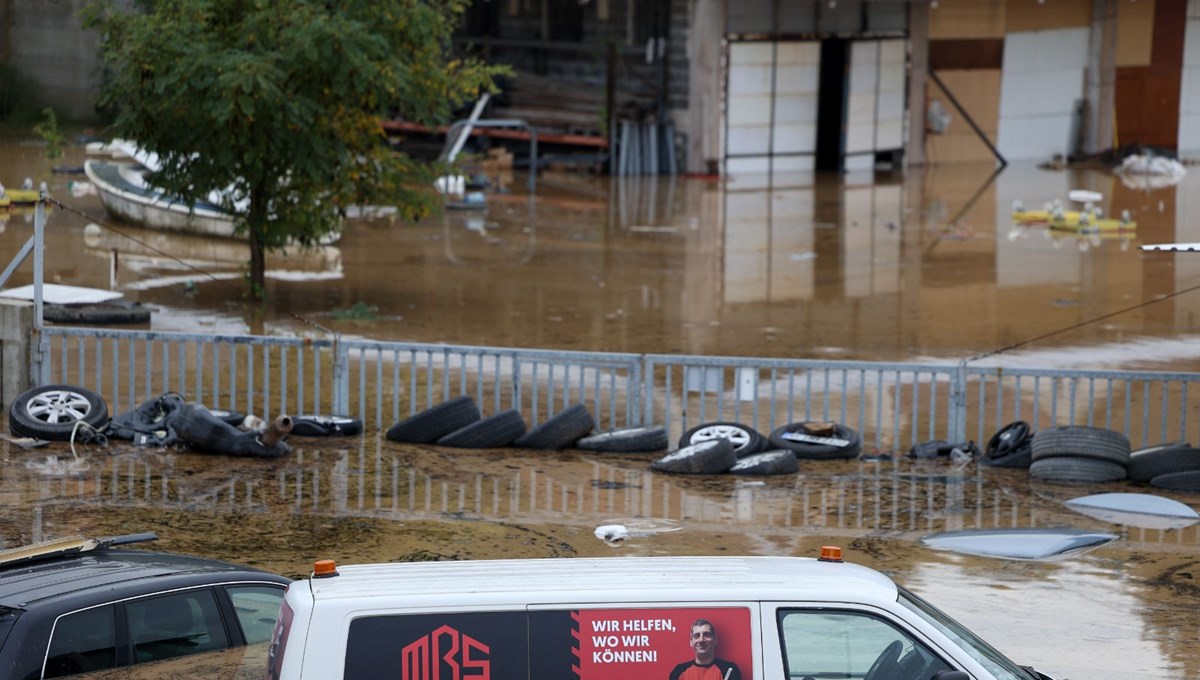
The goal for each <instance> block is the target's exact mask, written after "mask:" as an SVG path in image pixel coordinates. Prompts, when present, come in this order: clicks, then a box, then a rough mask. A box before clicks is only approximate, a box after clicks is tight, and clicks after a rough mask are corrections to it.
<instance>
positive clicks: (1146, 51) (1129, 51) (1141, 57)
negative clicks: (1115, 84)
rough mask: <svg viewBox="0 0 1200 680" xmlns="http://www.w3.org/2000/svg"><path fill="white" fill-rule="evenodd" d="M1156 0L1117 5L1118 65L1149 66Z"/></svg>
mask: <svg viewBox="0 0 1200 680" xmlns="http://www.w3.org/2000/svg"><path fill="white" fill-rule="evenodd" d="M1156 4H1159V3H1156V2H1155V0H1142V1H1141V2H1122V3H1119V4H1118V5H1117V66H1149V65H1150V46H1151V44H1152V43H1153V41H1154V6H1155V5H1156Z"/></svg>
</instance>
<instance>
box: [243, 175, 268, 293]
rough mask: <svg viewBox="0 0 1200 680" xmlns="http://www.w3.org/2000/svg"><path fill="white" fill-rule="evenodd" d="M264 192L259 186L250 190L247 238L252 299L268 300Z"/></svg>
mask: <svg viewBox="0 0 1200 680" xmlns="http://www.w3.org/2000/svg"><path fill="white" fill-rule="evenodd" d="M263 196H264V194H263V192H262V191H259V190H258V189H257V185H256V186H255V187H253V188H251V189H250V209H249V211H248V214H247V216H246V217H247V224H246V237H247V239H248V240H249V241H250V297H251V298H253V299H255V300H259V301H261V300H265V299H267V246H266V242H265V241H266V232H267V210H266V207H265V205H266V201H265V200H263Z"/></svg>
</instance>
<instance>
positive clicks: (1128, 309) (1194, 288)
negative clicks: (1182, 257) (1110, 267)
mask: <svg viewBox="0 0 1200 680" xmlns="http://www.w3.org/2000/svg"><path fill="white" fill-rule="evenodd" d="M1197 290H1200V283H1198V284H1196V285H1194V286H1191V287H1189V288H1184V289H1183V290H1177V291H1175V292H1173V293H1169V294H1167V295H1163V296H1162V297H1158V298H1155V299H1153V300H1143V301H1141V302H1139V303H1137V304H1136V305H1131V306H1129V307H1125V308H1123V309H1118V310H1116V311H1115V312H1109V313H1108V314H1102V315H1100V316H1097V317H1094V318H1091V319H1087V320H1085V321H1080V322H1079V323H1076V324H1072V325H1070V326H1066V327H1064V328H1059V329H1058V330H1053V331H1050V332H1049V333H1043V334H1041V335H1038V336H1035V337H1032V338H1028V339H1026V340H1022V341H1020V342H1015V343H1013V344H1011V345H1008V346H1006V347H1001V348H1000V349H994V350H992V351H990V352H984V353H983V354H976V355H975V356H973V357H971V358H970V359H966V360H965V361H964V362H963V363H971V362H972V361H979V360H980V359H986V358H987V357H990V356H995V355H997V354H1002V353H1004V352H1008V351H1009V350H1014V349H1017V348H1018V347H1024V346H1025V345H1029V344H1032V343H1035V342H1039V341H1041V340H1045V339H1046V338H1051V337H1054V336H1055V335H1061V334H1062V333H1067V332H1069V331H1073V330H1076V329H1078V328H1083V327H1084V326H1087V325H1090V324H1093V323H1096V322H1097V321H1104V320H1105V319H1111V318H1112V317H1114V316H1119V315H1121V314H1124V313H1125V312H1132V311H1134V310H1135V309H1141V308H1142V307H1148V306H1150V305H1152V304H1154V303H1156V302H1162V301H1164V300H1170V299H1172V298H1176V297H1179V296H1180V295H1183V294H1185V293H1192V292H1195V291H1197Z"/></svg>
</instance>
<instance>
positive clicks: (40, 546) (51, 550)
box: [0, 531, 158, 569]
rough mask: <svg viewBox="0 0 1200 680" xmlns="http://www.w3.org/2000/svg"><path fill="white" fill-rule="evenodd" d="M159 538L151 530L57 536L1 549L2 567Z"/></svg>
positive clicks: (0, 559) (0, 567) (0, 562)
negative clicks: (85, 535)
mask: <svg viewBox="0 0 1200 680" xmlns="http://www.w3.org/2000/svg"><path fill="white" fill-rule="evenodd" d="M157 540H158V535H157V534H155V533H154V532H150V531H147V532H144V533H140V534H123V535H120V536H109V537H107V538H83V537H82V536H69V537H66V538H56V539H52V540H49V541H42V542H41V543H31V544H29V545H23V546H19V547H16V548H10V549H8V550H0V569H7V568H9V567H13V566H17V565H21V564H27V563H29V562H37V561H42V560H49V559H54V558H57V557H66V556H69V555H77V554H79V553H88V552H99V551H103V550H108V549H109V548H111V547H113V546H118V545H128V544H130V543H144V542H146V541H157Z"/></svg>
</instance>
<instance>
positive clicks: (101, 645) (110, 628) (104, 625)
mask: <svg viewBox="0 0 1200 680" xmlns="http://www.w3.org/2000/svg"><path fill="white" fill-rule="evenodd" d="M116 665H117V618H116V614H115V608H114V607H113V606H112V605H107V606H104V607H95V608H93V609H85V610H83V611H79V612H74V613H72V614H66V615H64V616H61V617H59V619H58V620H57V621H55V622H54V631H53V633H52V634H51V638H50V652H49V654H48V655H47V658H46V671H45V674H44V676H43V677H47V678H61V677H63V676H66V675H74V674H76V673H86V672H88V671H99V670H104V669H107V668H114V667H116Z"/></svg>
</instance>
